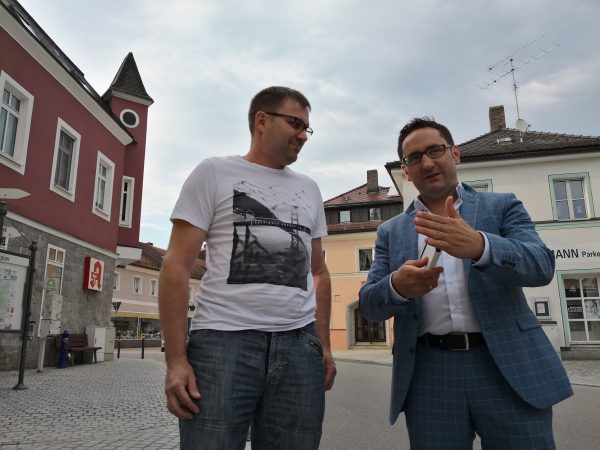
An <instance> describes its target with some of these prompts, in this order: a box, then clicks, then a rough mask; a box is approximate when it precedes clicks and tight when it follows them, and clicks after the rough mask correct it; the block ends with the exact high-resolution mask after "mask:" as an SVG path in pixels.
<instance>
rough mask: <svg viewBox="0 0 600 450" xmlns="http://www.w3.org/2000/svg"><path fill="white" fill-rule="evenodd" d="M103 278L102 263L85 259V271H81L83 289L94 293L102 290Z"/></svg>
mask: <svg viewBox="0 0 600 450" xmlns="http://www.w3.org/2000/svg"><path fill="white" fill-rule="evenodd" d="M103 276H104V261H100V260H99V259H96V258H92V257H91V256H86V257H85V269H84V271H83V288H84V289H92V290H94V291H101V290H102V277H103Z"/></svg>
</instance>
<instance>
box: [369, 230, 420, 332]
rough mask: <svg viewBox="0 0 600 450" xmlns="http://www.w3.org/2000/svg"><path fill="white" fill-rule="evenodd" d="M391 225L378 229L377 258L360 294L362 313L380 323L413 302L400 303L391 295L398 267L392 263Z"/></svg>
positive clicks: (376, 241)
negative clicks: (393, 279) (391, 282)
mask: <svg viewBox="0 0 600 450" xmlns="http://www.w3.org/2000/svg"><path fill="white" fill-rule="evenodd" d="M386 225H389V223H387V224H384V225H381V226H380V227H379V228H378V229H377V239H376V240H375V258H374V259H373V264H372V265H371V269H370V270H369V276H368V278H367V283H366V284H365V285H364V286H363V287H362V288H361V290H360V293H359V309H360V313H361V314H362V315H363V316H364V317H365V318H367V319H368V320H371V321H374V322H378V321H382V320H386V319H389V318H390V317H392V316H394V315H396V314H398V313H400V312H402V311H404V310H405V308H406V305H407V304H409V303H411V302H402V301H398V300H396V299H394V298H393V296H392V295H390V289H392V288H391V287H390V277H391V274H392V272H393V271H394V270H396V268H397V267H393V268H392V266H391V262H390V230H389V227H387V226H386Z"/></svg>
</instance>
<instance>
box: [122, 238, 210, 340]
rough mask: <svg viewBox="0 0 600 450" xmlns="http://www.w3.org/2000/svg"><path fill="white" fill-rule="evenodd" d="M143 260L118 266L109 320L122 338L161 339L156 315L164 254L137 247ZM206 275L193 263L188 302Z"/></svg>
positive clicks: (202, 263) (201, 264) (148, 246)
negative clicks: (159, 276) (140, 249)
mask: <svg viewBox="0 0 600 450" xmlns="http://www.w3.org/2000/svg"><path fill="white" fill-rule="evenodd" d="M140 247H141V248H142V256H141V258H140V259H139V260H138V261H135V262H133V263H131V264H127V265H126V266H117V268H116V269H115V278H114V279H115V281H114V285H113V311H112V316H111V320H112V322H113V325H114V327H115V329H116V332H117V333H118V334H120V335H121V336H122V337H123V338H132V339H136V338H140V337H141V336H142V335H144V336H146V337H155V338H158V337H160V319H159V314H158V275H159V271H160V267H161V265H162V260H163V257H164V255H165V252H166V250H163V249H162V248H158V247H154V246H153V245H152V244H151V243H140ZM204 272H206V266H205V261H204V260H203V259H198V260H196V263H195V264H194V267H193V269H192V276H191V277H190V282H189V298H190V308H189V313H188V317H191V314H192V312H193V310H194V305H193V302H192V300H191V299H193V296H194V294H195V293H196V291H197V290H198V287H199V285H200V280H201V279H202V276H203V275H204Z"/></svg>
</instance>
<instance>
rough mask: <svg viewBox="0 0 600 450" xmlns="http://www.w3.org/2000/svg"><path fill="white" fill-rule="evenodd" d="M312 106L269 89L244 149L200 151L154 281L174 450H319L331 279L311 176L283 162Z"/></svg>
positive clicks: (292, 154)
mask: <svg viewBox="0 0 600 450" xmlns="http://www.w3.org/2000/svg"><path fill="white" fill-rule="evenodd" d="M309 112H310V103H309V102H308V100H307V99H306V97H304V95H302V94H301V93H300V92H298V91H296V90H294V89H290V88H286V87H270V88H267V89H264V90H263V91H261V92H259V93H258V94H257V95H256V96H255V97H254V99H253V100H252V102H251V104H250V110H249V113H248V121H249V125H250V133H251V136H252V139H251V144H250V150H249V151H248V153H247V154H246V155H245V156H243V157H242V156H229V157H224V158H209V159H206V160H204V161H203V162H202V163H201V164H200V165H198V167H196V169H194V171H193V172H192V174H191V175H190V176H189V177H188V179H187V180H186V181H185V183H184V186H183V188H182V191H181V195H180V197H179V199H178V201H177V204H176V205H175V208H174V211H173V214H172V215H171V220H172V222H173V229H172V234H171V240H170V243H169V248H168V250H167V253H166V255H165V258H164V261H163V265H162V269H161V275H160V283H159V286H160V290H159V306H160V316H161V326H162V330H163V335H164V339H165V347H166V353H165V355H166V362H167V377H166V383H165V392H166V396H167V407H168V409H169V411H171V412H172V413H173V414H174V415H176V416H177V417H179V418H180V435H181V448H183V449H191V448H202V449H211V450H214V449H227V450H230V449H243V448H244V446H245V438H246V434H247V432H248V428H249V426H250V425H252V448H255V449H262V448H269V449H286V450H289V449H317V448H318V446H319V442H320V438H321V428H322V422H323V415H324V407H325V396H324V391H325V390H328V389H331V387H332V385H333V380H334V377H335V374H336V369H335V363H334V361H333V358H332V356H331V350H330V343H329V318H330V310H331V303H330V302H331V281H330V277H329V272H328V271H327V267H326V265H325V261H324V259H323V251H322V249H321V237H322V236H325V235H326V234H327V228H326V224H325V215H324V211H323V200H322V198H321V193H320V191H319V188H318V186H317V185H316V183H315V182H314V181H313V180H311V179H310V178H308V177H306V176H304V175H301V174H298V173H296V172H294V171H292V170H291V169H289V168H288V167H287V166H288V165H290V164H292V163H293V162H294V161H296V159H297V158H298V154H299V153H300V150H301V149H302V146H303V145H304V143H305V142H306V140H307V139H308V137H309V136H310V135H311V134H312V129H311V128H310V127H309V126H308V123H309V120H308V117H309ZM203 242H206V248H207V252H206V253H207V257H206V263H207V272H206V274H205V275H204V278H203V279H202V284H201V285H200V290H199V292H198V293H197V294H196V296H195V298H194V300H195V303H196V308H195V310H194V316H193V318H192V323H191V330H190V334H189V341H188V343H187V346H186V340H187V338H188V335H187V310H188V280H189V276H190V271H191V267H192V264H193V262H194V261H195V260H196V258H197V256H198V254H199V253H200V248H201V246H202V243H203Z"/></svg>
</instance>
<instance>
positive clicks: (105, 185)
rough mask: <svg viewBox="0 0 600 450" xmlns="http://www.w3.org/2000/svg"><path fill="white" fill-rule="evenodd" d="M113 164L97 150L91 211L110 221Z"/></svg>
mask: <svg viewBox="0 0 600 450" xmlns="http://www.w3.org/2000/svg"><path fill="white" fill-rule="evenodd" d="M114 173H115V164H114V163H113V162H112V161H111V160H110V159H108V158H107V157H106V156H104V155H103V154H102V153H101V152H98V158H97V163H96V185H95V187H94V207H93V208H92V211H93V212H94V213H95V214H97V215H99V216H100V217H102V218H104V219H106V220H109V221H110V209H111V206H112V192H113V179H114Z"/></svg>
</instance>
